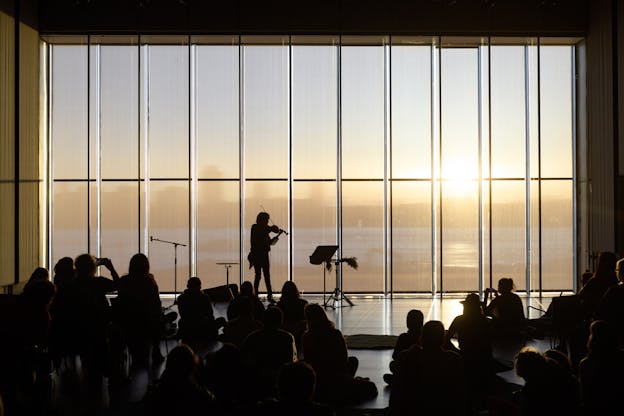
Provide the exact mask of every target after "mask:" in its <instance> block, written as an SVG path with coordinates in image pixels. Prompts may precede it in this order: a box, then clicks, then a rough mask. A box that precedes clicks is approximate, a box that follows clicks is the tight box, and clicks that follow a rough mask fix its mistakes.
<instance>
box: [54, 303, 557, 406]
mask: <svg viewBox="0 0 624 416" xmlns="http://www.w3.org/2000/svg"><path fill="white" fill-rule="evenodd" d="M558 295H559V293H556V294H551V295H545V296H543V297H541V298H538V297H526V296H522V295H521V297H522V299H523V302H524V304H525V311H526V313H527V315H528V317H529V318H538V317H539V316H541V314H542V313H543V312H540V310H546V309H547V307H548V305H549V304H550V301H551V299H552V297H553V296H558ZM304 298H305V299H306V300H307V301H308V302H311V303H313V302H316V303H321V304H322V303H323V297H322V296H319V295H311V296H310V295H309V296H304ZM463 298H464V296H461V295H454V296H450V295H449V296H447V295H445V296H444V297H443V298H440V297H433V298H432V297H431V296H430V295H420V296H415V295H414V296H395V297H394V298H393V299H390V298H386V297H382V296H353V297H351V298H350V299H351V300H352V301H353V303H354V306H352V307H351V306H346V305H347V304H346V302H343V306H344V307H339V306H340V305H339V304H336V305H335V306H338V307H336V308H327V309H326V310H327V314H328V316H329V317H330V318H331V319H332V320H333V321H334V322H335V323H336V327H337V328H338V329H340V330H341V331H342V332H343V334H344V335H355V334H377V335H399V334H400V333H402V332H405V330H406V326H405V317H406V315H407V312H408V311H409V310H410V309H420V310H421V311H422V312H423V314H424V316H425V321H428V320H440V321H442V322H443V323H444V325H445V327H448V325H449V324H450V323H451V321H452V320H453V318H455V316H457V315H459V314H460V313H461V311H462V305H461V303H460V301H461V300H462V299H463ZM172 303H173V296H167V295H164V296H163V304H164V305H165V306H167V305H171V304H172ZM173 308H175V306H173ZM226 308H227V304H226V303H217V304H215V314H216V315H217V316H224V315H225V311H226ZM175 344H176V341H174V340H170V341H167V342H166V343H165V342H163V343H162V344H161V350H162V352H163V354H166V353H167V351H168V350H170V349H171V348H173V347H174V346H175ZM523 345H531V346H534V347H536V348H537V349H539V350H542V351H544V350H546V349H548V348H550V347H551V345H550V341H549V340H548V339H546V340H527V341H526V342H525V343H523V344H515V345H497V346H495V349H494V355H495V358H496V359H497V360H498V361H499V362H500V363H502V364H503V365H506V366H509V367H511V366H512V365H513V358H514V356H515V354H516V353H517V352H518V350H519V349H520V348H521V347H522V346H523ZM219 347H220V344H219V343H217V344H216V345H214V346H213V347H211V348H210V349H209V350H206V351H200V352H199V353H200V354H207V353H210V352H212V351H215V350H216V349H218V348H219ZM349 354H350V355H353V356H355V357H357V358H358V359H359V362H360V365H359V369H358V372H357V375H358V376H361V377H368V378H370V379H371V380H372V381H373V382H374V383H375V384H376V385H377V389H378V391H379V394H378V396H377V397H376V398H375V399H373V400H371V401H368V402H365V403H363V404H361V405H360V406H358V407H360V408H366V409H382V408H385V407H387V406H388V400H389V394H390V392H389V389H388V388H387V387H386V384H385V383H384V381H383V374H384V373H386V372H388V364H389V362H390V360H391V356H392V350H390V349H388V350H349ZM73 365H74V363H70V365H69V366H66V367H64V368H63V369H61V370H60V371H57V372H56V373H55V374H54V376H53V389H54V390H55V393H56V394H53V396H54V397H56V400H55V401H56V402H55V403H53V404H52V407H53V408H55V409H56V410H58V413H60V414H71V413H76V412H74V411H73V410H76V409H73V407H74V406H76V405H77V404H76V391H75V390H74V388H75V387H76V386H75V383H72V382H68V380H70V379H71V377H68V374H67V372H68V371H69V370H68V368H67V367H69V368H71V367H72V366H73ZM78 365H79V364H78ZM163 367H164V365H163V364H161V365H157V366H155V367H153V368H152V369H150V370H149V371H139V372H136V373H133V374H131V377H132V379H131V382H130V384H129V385H128V386H127V387H126V388H125V389H124V390H123V391H116V392H113V391H112V390H111V389H110V388H106V384H105V383H104V384H103V385H102V389H101V392H96V395H98V396H99V395H100V393H101V398H100V397H98V398H97V399H96V398H93V399H94V400H89V403H90V405H91V406H94V408H92V410H93V411H94V412H91V413H94V414H106V415H108V414H118V413H117V412H116V411H115V409H114V406H115V405H114V402H130V403H132V402H139V401H140V400H141V399H142V397H143V396H144V394H145V392H146V389H147V388H148V386H149V385H150V383H151V382H152V381H154V380H155V379H157V378H158V377H159V375H160V373H161V372H162V369H163ZM499 376H500V377H501V378H502V379H503V380H505V381H506V382H508V383H512V384H515V385H518V387H519V386H520V385H522V380H521V379H519V378H518V377H517V376H515V374H514V373H513V370H509V371H505V372H502V373H499ZM68 383H69V385H68ZM71 384H74V386H73V387H74V388H72V386H71ZM79 394H80V393H79ZM115 394H119V395H121V397H117V399H119V400H115V399H116V398H115V397H113V395H115ZM96 409H97V410H96ZM77 413H82V412H80V411H78V412H77Z"/></svg>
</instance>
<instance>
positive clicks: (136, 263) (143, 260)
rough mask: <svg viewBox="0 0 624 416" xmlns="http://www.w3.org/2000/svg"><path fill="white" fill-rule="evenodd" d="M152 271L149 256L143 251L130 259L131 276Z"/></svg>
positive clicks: (129, 269)
mask: <svg viewBox="0 0 624 416" xmlns="http://www.w3.org/2000/svg"><path fill="white" fill-rule="evenodd" d="M149 271H150V264H149V260H148V259H147V256H146V255H145V254H143V253H137V254H135V255H134V256H132V258H131V259H130V265H129V266H128V274H129V275H130V276H137V277H138V276H147V275H148V274H149Z"/></svg>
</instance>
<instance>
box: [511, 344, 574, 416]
mask: <svg viewBox="0 0 624 416" xmlns="http://www.w3.org/2000/svg"><path fill="white" fill-rule="evenodd" d="M558 366H559V364H558V363H557V361H555V360H553V359H550V358H546V357H545V356H544V355H543V354H540V353H539V352H538V351H537V350H535V349H534V348H531V347H524V348H523V349H522V350H520V352H519V353H518V355H516V360H515V368H516V374H517V375H518V376H519V377H522V378H523V379H524V386H523V387H522V390H520V392H519V406H520V414H521V415H527V416H528V415H544V416H546V415H553V414H575V413H574V412H573V413H563V412H564V411H567V410H570V409H575V408H576V403H575V402H574V400H575V399H574V396H568V397H566V396H565V395H562V392H563V391H564V389H565V388H568V387H569V385H568V386H560V385H556V383H558V382H561V381H562V380H561V379H560V378H559V376H560V375H561V373H559V372H560V371H561V368H557V367H558Z"/></svg>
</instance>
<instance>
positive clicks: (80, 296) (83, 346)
mask: <svg viewBox="0 0 624 416" xmlns="http://www.w3.org/2000/svg"><path fill="white" fill-rule="evenodd" d="M98 263H99V265H102V266H104V267H106V268H107V269H108V270H109V271H110V273H111V276H112V278H113V280H111V279H107V278H105V277H102V276H96V275H95V273H96V271H97V267H98ZM74 264H75V267H76V283H75V285H76V286H75V290H76V300H77V308H76V309H77V313H78V317H79V318H78V327H77V328H76V331H78V334H79V335H78V336H79V339H80V341H79V348H80V357H81V360H82V364H83V368H86V369H87V372H88V373H89V374H90V376H91V377H95V378H97V377H98V376H100V375H102V374H104V373H105V372H107V371H108V370H109V359H110V356H109V349H108V330H109V327H110V323H111V310H110V304H109V302H108V299H106V294H107V293H110V292H113V291H115V290H117V283H118V281H119V275H118V274H117V271H116V270H115V267H114V266H113V263H112V262H111V261H110V259H98V262H97V263H96V259H95V258H94V257H93V256H92V255H90V254H81V255H80V256H78V257H76V260H75V261H74ZM93 380H94V381H95V379H93Z"/></svg>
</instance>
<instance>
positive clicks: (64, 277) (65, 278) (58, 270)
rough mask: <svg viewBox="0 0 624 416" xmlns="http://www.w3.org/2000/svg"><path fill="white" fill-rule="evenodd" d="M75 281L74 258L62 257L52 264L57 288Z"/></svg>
mask: <svg viewBox="0 0 624 416" xmlns="http://www.w3.org/2000/svg"><path fill="white" fill-rule="evenodd" d="M75 282H76V270H75V269H74V260H73V259H72V258H71V257H63V258H61V259H60V260H59V261H57V262H56V264H55V265H54V284H55V285H56V288H57V290H58V289H59V288H61V287H63V286H65V285H67V284H73V283H75Z"/></svg>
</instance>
